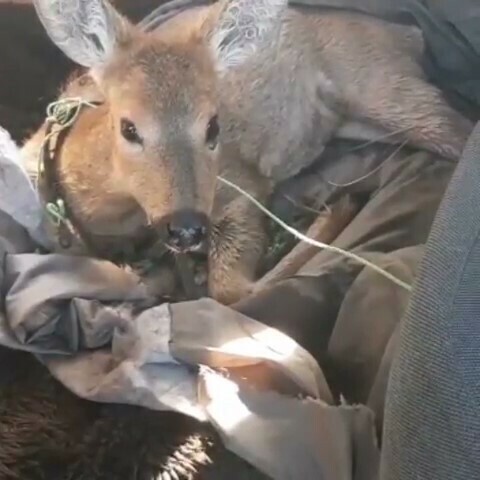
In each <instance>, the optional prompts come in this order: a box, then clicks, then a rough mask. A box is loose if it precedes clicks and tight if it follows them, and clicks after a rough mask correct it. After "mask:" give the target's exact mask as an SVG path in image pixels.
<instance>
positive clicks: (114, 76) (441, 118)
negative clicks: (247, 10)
mask: <svg viewBox="0 0 480 480" xmlns="http://www.w3.org/2000/svg"><path fill="white" fill-rule="evenodd" d="M220 7H221V4H216V5H214V6H211V7H208V8H205V9H199V10H198V13H197V14H192V15H190V14H188V15H186V16H185V17H183V19H182V16H181V15H180V16H179V17H178V18H176V19H174V20H173V21H172V22H171V23H170V24H167V25H166V26H165V27H163V28H161V29H160V30H158V31H157V32H155V33H153V34H145V33H141V32H139V31H137V30H134V29H133V28H132V27H131V26H129V25H128V24H127V23H126V22H125V21H124V20H123V19H122V21H121V22H119V23H118V25H120V26H119V27H118V28H119V31H120V34H119V35H118V37H119V42H118V44H117V50H116V51H115V54H114V55H113V57H112V58H111V59H110V60H109V61H108V63H107V64H106V65H105V66H104V67H102V68H101V69H100V70H99V69H96V70H95V69H94V71H93V72H94V73H93V75H94V77H95V79H96V80H97V83H98V85H99V87H100V88H99V91H102V95H103V96H104V98H105V99H106V106H103V107H100V108H97V109H94V110H92V109H88V111H85V112H84V113H83V115H82V117H81V118H80V119H79V121H78V122H77V124H76V125H75V126H74V128H73V129H72V131H71V133H70V134H69V136H68V139H67V141H66V144H65V146H64V150H63V153H62V157H61V176H62V180H63V182H64V184H65V186H66V188H67V190H68V200H69V202H70V204H71V205H72V206H73V209H74V210H75V212H76V214H77V216H78V217H79V218H80V219H81V222H82V223H83V224H84V226H85V228H87V229H88V230H89V231H91V232H92V233H94V234H96V235H97V236H98V241H101V237H102V235H114V236H115V235H118V236H119V237H121V236H123V237H132V236H134V235H135V231H137V230H138V229H140V228H141V227H142V226H145V225H146V224H149V223H153V224H156V223H157V222H161V221H163V219H165V218H168V216H169V215H171V214H172V213H174V212H175V211H178V210H181V209H183V208H196V209H197V210H200V211H202V212H204V213H206V214H207V215H209V216H210V217H211V219H212V223H213V235H212V246H211V249H210V275H209V287H210V293H211V295H212V296H213V297H214V298H217V299H218V300H220V301H222V302H224V303H231V302H233V301H236V300H238V299H239V298H241V297H242V296H244V295H245V294H247V293H248V292H249V291H250V290H251V288H252V281H253V280H254V279H255V273H256V269H257V265H258V262H259V259H260V258H261V255H262V253H263V251H264V245H265V231H264V228H263V220H262V216H261V215H260V214H259V213H258V212H257V211H256V210H255V207H253V206H252V205H250V204H249V202H248V201H247V200H246V199H243V198H240V197H238V195H236V194H232V192H226V191H225V190H226V187H220V188H219V189H217V193H216V194H215V199H216V207H215V208H213V201H214V195H213V193H214V192H215V191H216V190H215V179H216V175H217V173H219V172H220V173H222V174H223V175H226V176H227V178H230V179H232V180H234V181H235V182H236V183H238V184H239V185H240V186H241V187H244V188H246V189H247V191H249V192H250V193H252V194H253V195H254V196H256V197H257V198H258V199H259V200H261V201H263V202H264V201H265V200H266V198H267V197H268V195H269V193H270V192H271V188H272V187H273V185H274V184H275V183H277V182H279V181H281V180H284V179H286V178H288V177H290V176H292V175H294V174H295V173H297V172H298V171H300V170H301V169H302V168H304V167H306V166H308V165H309V164H311V163H312V162H313V160H314V159H315V158H316V157H317V156H318V154H319V153H320V152H321V151H322V149H323V147H324V145H325V143H326V142H327V141H328V140H329V139H330V138H331V137H332V136H333V135H335V134H337V135H339V136H342V135H346V136H349V135H352V134H353V135H354V136H360V137H362V136H367V137H371V136H372V135H373V136H375V135H378V134H380V133H382V132H387V133H390V132H392V131H396V130H401V131H402V132H403V133H402V134H401V135H399V136H400V137H401V138H406V139H407V140H408V141H410V143H411V144H413V145H416V146H419V147H423V148H427V149H430V150H433V151H435V152H437V153H440V154H442V155H444V156H446V157H449V158H456V157H457V156H458V155H459V154H460V152H461V149H462V147H463V144H464V142H465V139H466V137H467V135H468V134H469V132H470V128H471V125H470V123H469V122H468V121H467V120H466V119H464V118H463V117H462V116H461V115H460V114H458V113H457V112H455V111H454V110H452V109H451V108H450V107H449V106H448V105H447V103H446V102H445V100H444V99H443V97H442V94H441V93H440V91H438V90H437V89H436V88H435V87H434V86H432V85H430V84H429V83H427V82H426V80H425V79H424V76H423V73H422V70H421V68H420V66H419V64H418V60H419V57H420V54H421V50H422V47H423V45H422V42H421V38H420V36H419V34H418V32H417V31H416V30H414V29H412V28H406V27H400V26H394V25H390V24H387V23H385V22H382V21H379V20H376V19H372V18H368V17H365V16H362V15H359V14H349V13H340V12H322V13H312V12H311V11H308V13H307V12H305V11H303V10H302V9H298V8H297V9H294V8H290V9H289V10H288V12H287V13H286V14H285V15H284V16H283V17H282V20H281V31H280V35H279V37H278V45H276V48H275V49H272V48H271V45H270V44H269V45H268V46H264V47H263V49H260V50H259V51H258V52H257V55H256V57H255V59H253V60H252V61H250V62H248V63H247V64H246V65H243V67H242V69H238V70H234V71H232V73H229V74H227V75H226V76H224V77H222V79H221V81H220V83H219V82H218V78H217V76H216V73H215V68H214V66H215V65H214V63H213V59H212V56H211V55H210V52H209V51H208V50H207V47H206V44H205V41H204V38H205V35H206V32H207V37H208V32H210V30H211V28H212V25H214V24H215V22H216V21H217V19H218V16H219V15H221V9H220ZM72 88H73V89H75V88H77V87H76V86H72V85H70V86H69V87H68V88H67V90H66V92H65V93H64V95H69V94H70V93H71V92H70V91H71V90H72ZM82 88H83V87H82ZM83 91H84V90H83ZM99 91H98V92H96V93H94V96H95V95H97V94H98V93H99ZM217 111H218V112H219V113H220V118H221V121H222V136H221V139H222V146H221V149H220V150H219V151H218V152H215V153H214V154H212V153H209V152H207V151H206V150H205V148H204V147H203V146H202V143H201V142H202V135H204V131H205V125H206V123H207V122H208V119H209V118H210V117H211V116H212V115H213V114H214V113H215V112H217ZM122 116H126V117H128V118H129V119H131V120H133V121H134V122H135V124H137V125H138V126H140V129H141V131H142V132H144V134H145V135H146V143H145V147H144V149H143V150H141V151H140V150H138V149H137V150H135V149H134V148H131V147H130V146H126V145H125V144H124V143H125V142H123V141H122V139H121V138H120V136H119V134H118V123H119V122H118V121H119V118H121V117H122ZM41 137H42V134H41V133H39V134H37V135H35V136H34V138H33V139H32V140H31V141H30V142H29V143H27V145H26V146H25V149H24V152H25V153H26V155H27V157H28V156H29V155H30V156H31V155H34V154H36V152H37V151H38V146H39V142H40V141H41ZM396 139H398V137H396ZM222 191H223V193H222ZM161 240H162V238H161V236H160V242H159V244H161Z"/></svg>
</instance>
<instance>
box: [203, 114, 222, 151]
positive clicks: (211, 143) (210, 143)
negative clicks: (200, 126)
mask: <svg viewBox="0 0 480 480" xmlns="http://www.w3.org/2000/svg"><path fill="white" fill-rule="evenodd" d="M219 133H220V127H219V125H218V117H217V115H214V116H213V117H212V118H211V119H210V121H209V122H208V126H207V134H206V137H205V143H206V144H207V147H208V148H209V149H210V150H215V149H216V148H217V145H218V135H219Z"/></svg>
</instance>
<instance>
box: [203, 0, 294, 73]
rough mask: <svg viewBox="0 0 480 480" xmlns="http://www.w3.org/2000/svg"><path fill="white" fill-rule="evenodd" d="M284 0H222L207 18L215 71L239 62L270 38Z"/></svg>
mask: <svg viewBox="0 0 480 480" xmlns="http://www.w3.org/2000/svg"><path fill="white" fill-rule="evenodd" d="M287 5H288V0H223V1H222V2H220V4H219V5H218V7H216V6H214V7H212V8H214V9H215V8H216V9H217V10H216V15H213V16H212V17H211V18H210V19H209V21H208V24H209V25H208V29H207V40H208V42H209V44H210V48H211V49H212V51H213V54H214V58H215V61H216V66H217V70H218V72H219V73H220V74H221V73H223V72H225V71H226V70H228V69H230V68H234V67H236V66H238V65H241V64H243V63H244V62H245V61H247V60H248V59H250V58H251V57H252V56H254V55H255V53H256V52H257V51H258V50H259V49H260V48H261V47H262V46H263V45H265V43H266V42H268V41H269V40H270V39H271V38H273V36H274V34H275V32H277V31H278V28H279V26H280V23H281V17H282V15H283V13H284V11H285V10H286V8H287Z"/></svg>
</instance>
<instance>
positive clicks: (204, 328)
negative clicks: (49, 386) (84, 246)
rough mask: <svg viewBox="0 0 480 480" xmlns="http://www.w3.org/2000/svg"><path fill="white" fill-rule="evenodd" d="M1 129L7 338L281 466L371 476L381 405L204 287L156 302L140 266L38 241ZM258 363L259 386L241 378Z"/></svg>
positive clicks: (32, 206)
mask: <svg viewBox="0 0 480 480" xmlns="http://www.w3.org/2000/svg"><path fill="white" fill-rule="evenodd" d="M0 141H1V142H2V146H1V147H0V173H1V175H0V177H1V178H2V181H3V190H2V196H1V197H2V198H1V204H0V207H1V210H0V249H1V250H2V252H1V253H2V255H1V257H0V258H1V263H0V285H1V295H0V304H1V305H2V310H1V312H0V345H1V346H4V347H7V348H13V349H20V350H25V351H29V352H32V353H33V354H35V355H36V356H37V358H38V359H39V361H41V362H43V363H44V364H45V365H46V366H47V368H48V369H49V370H50V372H51V374H52V375H53V376H54V377H56V378H57V379H58V380H59V381H60V382H62V383H63V384H64V385H65V386H66V387H67V388H68V389H70V390H71V391H73V392H74V393H76V394H77V395H79V396H81V397H83V398H86V399H89V400H93V401H99V402H111V403H129V404H135V405H140V406H143V407H146V408H150V409H154V410H173V411H178V412H181V413H184V414H186V415H190V416H192V417H195V418H197V419H199V420H204V421H210V422H211V423H212V425H213V426H214V427H215V428H216V429H217V430H218V432H219V433H220V435H221V437H222V438H223V440H224V443H225V445H226V446H227V448H229V449H231V450H232V451H233V452H234V453H236V454H237V455H239V456H241V457H243V458H244V459H245V460H247V461H248V462H250V463H251V464H253V465H254V466H255V467H256V468H258V469H259V470H260V471H262V472H264V473H266V474H267V475H269V476H271V477H272V478H275V479H277V478H278V479H283V478H305V479H310V478H311V479H314V478H325V479H331V480H336V479H346V480H347V479H355V480H363V479H365V480H366V479H369V480H370V479H372V478H374V476H375V474H376V469H377V466H378V449H377V447H376V444H375V438H374V434H373V424H374V423H373V415H372V413H371V411H370V410H369V409H367V408H366V407H363V406H355V407H350V406H333V405H332V402H333V400H332V394H331V392H330V390H329V387H328V385H327V383H326V381H325V378H324V376H323V373H322V371H321V369H320V368H319V366H318V364H317V362H316V361H315V359H314V358H313V357H312V356H311V355H310V354H309V353H308V352H307V351H306V350H305V349H304V348H302V347H301V346H300V345H299V344H297V343H296V342H295V341H294V340H292V339H291V338H289V337H287V336H286V335H285V334H282V333H281V332H279V331H278V330H276V329H274V328H271V327H267V326H266V325H263V324H262V323H260V322H258V321H255V320H253V319H251V318H249V317H248V316H246V315H243V314H241V313H238V312H236V311H234V310H232V309H230V308H227V307H225V306H222V305H220V304H218V303H217V302H215V301H213V300H211V299H206V298H205V299H201V300H198V301H193V302H184V303H178V304H174V305H169V304H163V305H160V306H150V307H149V306H148V304H149V302H151V300H152V299H150V298H149V297H148V294H147V292H146V290H145V288H144V286H143V285H142V284H141V283H139V281H138V278H137V277H136V276H135V275H134V274H132V273H129V272H127V271H125V270H123V269H121V268H119V267H117V266H115V265H113V264H111V263H109V262H106V261H101V260H97V259H92V258H86V257H73V256H66V255H60V254H47V255H42V254H38V253H34V244H33V242H32V241H31V239H30V238H29V235H27V234H26V231H27V232H28V233H29V234H30V236H31V237H33V238H35V239H36V240H37V241H38V242H41V241H44V243H48V242H47V239H46V238H44V237H43V236H42V235H43V232H44V230H43V227H42V225H43V221H44V219H43V218H42V212H41V209H40V206H39V203H38V199H37V197H36V194H35V192H34V191H33V188H32V184H31V183H30V182H29V181H28V178H27V175H26V174H25V171H24V170H23V169H22V168H21V166H20V164H19V162H18V151H16V149H15V146H14V144H13V143H12V142H11V140H10V138H9V136H8V133H7V132H5V131H1V135H0ZM25 205H27V206H28V210H27V209H25ZM251 367H254V369H253V371H254V372H256V373H257V374H258V379H257V387H258V386H259V387H260V388H253V387H252V386H249V385H245V383H244V382H242V381H241V375H240V376H238V377H236V376H235V372H236V371H239V372H242V368H251ZM214 368H215V369H225V368H227V369H228V374H229V376H227V375H222V374H220V373H218V371H214V370H212V369H214ZM268 387H269V388H270V389H271V390H270V391H266V389H267V388H268ZM300 397H301V398H300ZM292 449H293V450H294V451H295V455H294V456H293V458H294V461H292V455H291V452H292ZM356 450H358V451H361V452H363V454H362V455H361V456H360V457H359V458H358V459H357V460H356V461H355V466H354V465H353V459H354V458H356V457H357V455H356V454H355V451H356ZM286 451H288V452H290V454H289V455H286V454H285V452H286Z"/></svg>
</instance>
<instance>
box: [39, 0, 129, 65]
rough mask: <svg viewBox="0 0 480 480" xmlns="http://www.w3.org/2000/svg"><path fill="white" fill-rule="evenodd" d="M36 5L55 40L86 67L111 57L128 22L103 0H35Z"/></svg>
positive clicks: (64, 50) (49, 34) (102, 62)
mask: <svg viewBox="0 0 480 480" xmlns="http://www.w3.org/2000/svg"><path fill="white" fill-rule="evenodd" d="M34 5H35V9H36V11H37V15H38V17H39V19H40V21H41V22H42V24H43V26H44V28H45V30H46V31H47V34H48V36H49V37H50V38H51V39H52V41H53V42H54V43H55V44H56V45H57V46H58V47H59V48H60V49H61V50H62V51H63V52H64V53H65V55H67V56H68V57H70V59H72V60H73V61H74V62H76V63H78V64H80V65H83V66H85V67H93V68H95V67H100V66H101V65H102V64H104V63H105V61H107V59H108V58H109V57H110V55H111V54H112V52H113V50H114V48H115V46H116V44H117V40H118V37H119V36H120V35H122V31H123V29H124V27H125V23H126V22H125V21H124V20H123V18H122V17H121V16H120V15H119V14H118V13H117V12H116V11H115V9H114V8H113V7H112V6H111V5H110V4H109V3H108V2H106V1H103V0H34Z"/></svg>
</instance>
